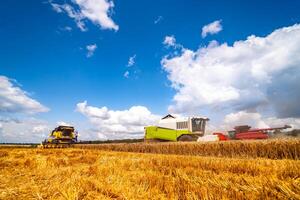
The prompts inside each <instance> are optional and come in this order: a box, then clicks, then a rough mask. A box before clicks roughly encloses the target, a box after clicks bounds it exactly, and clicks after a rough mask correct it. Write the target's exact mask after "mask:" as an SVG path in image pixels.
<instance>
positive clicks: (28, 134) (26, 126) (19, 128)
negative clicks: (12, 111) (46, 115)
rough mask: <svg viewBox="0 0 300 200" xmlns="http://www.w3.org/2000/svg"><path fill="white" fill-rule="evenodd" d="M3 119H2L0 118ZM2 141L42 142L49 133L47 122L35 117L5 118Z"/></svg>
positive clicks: (1, 131) (0, 134) (1, 134)
mask: <svg viewBox="0 0 300 200" xmlns="http://www.w3.org/2000/svg"><path fill="white" fill-rule="evenodd" d="M0 121H1V119H0ZM1 124H2V127H1V129H0V142H20V143H26V142H37V143H39V142H41V141H43V140H44V139H45V138H46V137H47V135H48V134H49V131H50V128H49V125H48V123H47V122H45V121H43V120H38V119H35V118H26V119H22V120H15V119H9V118H7V119H5V120H3V121H1Z"/></svg>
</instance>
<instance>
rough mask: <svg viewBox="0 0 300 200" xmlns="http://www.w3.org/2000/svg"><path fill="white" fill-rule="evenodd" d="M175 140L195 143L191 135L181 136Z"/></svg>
mask: <svg viewBox="0 0 300 200" xmlns="http://www.w3.org/2000/svg"><path fill="white" fill-rule="evenodd" d="M177 140H178V141H180V142H190V141H196V140H195V138H194V137H193V136H191V135H182V136H180V137H179V138H178V139H177Z"/></svg>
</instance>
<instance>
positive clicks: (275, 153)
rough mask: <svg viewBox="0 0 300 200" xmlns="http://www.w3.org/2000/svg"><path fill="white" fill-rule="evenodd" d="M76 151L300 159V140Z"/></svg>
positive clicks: (137, 145)
mask: <svg viewBox="0 0 300 200" xmlns="http://www.w3.org/2000/svg"><path fill="white" fill-rule="evenodd" d="M76 147H77V148H89V149H100V150H107V151H124V152H138V153H159V154H180V155H199V156H218V157H230V158H234V157H243V158H259V157H260V158H270V159H300V139H280V140H279V139H270V140H249V141H224V142H208V143H199V142H167V143H134V144H78V145H76Z"/></svg>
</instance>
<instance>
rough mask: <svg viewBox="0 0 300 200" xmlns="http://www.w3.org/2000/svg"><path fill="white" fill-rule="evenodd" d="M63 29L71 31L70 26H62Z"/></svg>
mask: <svg viewBox="0 0 300 200" xmlns="http://www.w3.org/2000/svg"><path fill="white" fill-rule="evenodd" d="M63 30H64V31H72V27H70V26H65V27H64V28H63Z"/></svg>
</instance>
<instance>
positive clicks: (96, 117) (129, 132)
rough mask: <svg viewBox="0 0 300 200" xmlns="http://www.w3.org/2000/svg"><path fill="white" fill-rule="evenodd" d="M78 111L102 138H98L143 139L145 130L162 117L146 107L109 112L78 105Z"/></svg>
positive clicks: (104, 109)
mask: <svg viewBox="0 0 300 200" xmlns="http://www.w3.org/2000/svg"><path fill="white" fill-rule="evenodd" d="M76 110H77V111H78V112H79V113H81V114H83V115H84V116H86V117H87V118H88V119H89V121H90V122H91V123H92V125H93V126H94V127H95V130H94V132H97V134H98V135H100V136H101V137H98V138H103V137H105V138H110V139H116V138H134V137H135V138H141V137H143V128H144V126H147V125H153V124H156V123H157V122H158V120H159V119H160V116H158V115H154V114H152V113H151V112H150V111H149V110H148V109H147V108H146V107H144V106H133V107H131V108H130V109H128V110H109V109H108V108H107V107H102V108H98V107H93V106H88V105H87V102H86V101H84V102H81V103H78V104H77V107H76Z"/></svg>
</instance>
